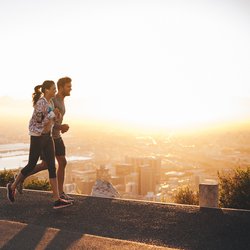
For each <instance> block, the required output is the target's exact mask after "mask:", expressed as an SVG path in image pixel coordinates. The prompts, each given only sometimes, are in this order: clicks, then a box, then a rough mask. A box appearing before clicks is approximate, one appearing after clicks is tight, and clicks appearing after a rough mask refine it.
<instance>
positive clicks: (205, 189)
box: [199, 183, 219, 207]
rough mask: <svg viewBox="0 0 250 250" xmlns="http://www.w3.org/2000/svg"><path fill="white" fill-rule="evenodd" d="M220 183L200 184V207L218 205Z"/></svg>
mask: <svg viewBox="0 0 250 250" xmlns="http://www.w3.org/2000/svg"><path fill="white" fill-rule="evenodd" d="M218 193H219V191H218V184H207V183H201V184H199V205H200V207H218V196H219V195H218Z"/></svg>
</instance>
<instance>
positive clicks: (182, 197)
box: [174, 186, 199, 205]
mask: <svg viewBox="0 0 250 250" xmlns="http://www.w3.org/2000/svg"><path fill="white" fill-rule="evenodd" d="M174 202H175V203H179V204H189V205H198V204H199V194H198V192H194V191H193V190H191V189H190V188H189V187H188V186H185V187H181V188H179V190H178V191H177V193H176V195H174Z"/></svg>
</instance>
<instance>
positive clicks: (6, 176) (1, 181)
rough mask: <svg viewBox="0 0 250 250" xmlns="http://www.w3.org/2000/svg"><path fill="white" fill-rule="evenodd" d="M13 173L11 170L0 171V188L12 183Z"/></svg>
mask: <svg viewBox="0 0 250 250" xmlns="http://www.w3.org/2000/svg"><path fill="white" fill-rule="evenodd" d="M14 175H15V172H14V171H13V170H6V169H4V170H3V171H0V186H1V187H6V185H7V183H9V182H13V181H14Z"/></svg>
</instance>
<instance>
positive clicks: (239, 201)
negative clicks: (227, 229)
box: [218, 167, 250, 209]
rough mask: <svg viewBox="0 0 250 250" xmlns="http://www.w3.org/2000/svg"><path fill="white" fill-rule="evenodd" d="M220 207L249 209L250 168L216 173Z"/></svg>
mask: <svg viewBox="0 0 250 250" xmlns="http://www.w3.org/2000/svg"><path fill="white" fill-rule="evenodd" d="M218 177H219V204H220V206H221V207H228V208H242V209H250V167H247V168H246V169H241V168H240V167H238V168H236V169H234V170H232V171H230V172H229V173H228V174H221V173H218Z"/></svg>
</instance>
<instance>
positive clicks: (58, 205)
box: [53, 199, 73, 209]
mask: <svg viewBox="0 0 250 250" xmlns="http://www.w3.org/2000/svg"><path fill="white" fill-rule="evenodd" d="M72 205H73V203H72V202H70V201H66V200H63V199H59V200H57V201H55V202H54V205H53V208H54V209H60V208H64V207H68V206H72Z"/></svg>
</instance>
